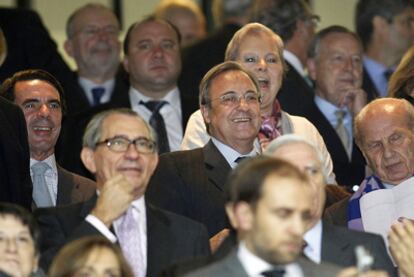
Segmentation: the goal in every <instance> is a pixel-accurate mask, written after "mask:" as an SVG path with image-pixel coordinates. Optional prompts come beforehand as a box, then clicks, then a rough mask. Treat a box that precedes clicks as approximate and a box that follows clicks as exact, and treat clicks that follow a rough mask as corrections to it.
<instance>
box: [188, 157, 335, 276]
mask: <svg viewBox="0 0 414 277" xmlns="http://www.w3.org/2000/svg"><path fill="white" fill-rule="evenodd" d="M308 182H309V180H308V178H307V177H306V176H305V175H304V174H303V173H301V172H300V171H299V170H298V169H297V168H296V167H294V166H293V165H291V164H290V163H287V162H285V161H282V160H278V159H274V158H269V157H258V158H253V159H251V160H249V161H244V162H243V163H242V164H240V166H239V167H238V168H236V169H235V171H234V172H233V173H232V174H231V175H230V177H229V184H228V185H229V186H228V191H229V200H228V202H227V205H226V209H227V212H228V214H229V216H230V220H231V222H232V224H233V225H234V226H237V232H238V238H239V241H240V242H239V244H238V247H237V249H235V250H233V251H232V252H230V254H229V255H228V256H226V257H225V258H224V259H222V260H221V261H219V262H217V263H213V264H212V265H210V266H208V267H206V268H203V269H201V270H198V271H195V272H193V273H190V274H189V276H200V277H202V276H217V277H221V276H286V275H287V276H320V277H322V276H334V275H335V274H336V273H337V271H338V269H337V268H336V267H333V266H327V265H319V266H317V265H316V264H313V263H312V262H310V261H308V260H306V259H303V258H299V259H298V257H299V255H300V253H301V252H302V246H303V235H304V233H305V232H306V230H307V229H308V228H309V224H310V223H311V220H312V215H311V211H312V195H313V194H312V190H311V188H310V186H309V185H308V184H307V183H308ZM285 274H286V275H285Z"/></svg>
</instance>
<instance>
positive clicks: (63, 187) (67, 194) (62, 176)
mask: <svg viewBox="0 0 414 277" xmlns="http://www.w3.org/2000/svg"><path fill="white" fill-rule="evenodd" d="M56 166H57V173H58V180H57V181H58V190H57V199H56V205H67V204H69V203H70V202H71V194H72V183H71V182H70V177H69V176H68V175H67V174H66V172H64V171H63V170H62V168H61V167H60V166H59V165H56Z"/></svg>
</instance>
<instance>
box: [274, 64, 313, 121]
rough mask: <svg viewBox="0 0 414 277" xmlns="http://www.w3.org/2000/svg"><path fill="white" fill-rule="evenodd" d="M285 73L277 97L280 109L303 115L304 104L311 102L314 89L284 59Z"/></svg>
mask: <svg viewBox="0 0 414 277" xmlns="http://www.w3.org/2000/svg"><path fill="white" fill-rule="evenodd" d="M285 63H286V65H287V69H288V71H287V73H286V76H285V77H284V78H283V83H282V87H281V88H280V90H279V92H278V93H277V99H278V100H279V102H280V106H281V107H282V109H283V110H284V111H285V112H287V113H289V114H292V115H299V116H304V112H303V110H304V106H305V105H307V104H308V103H310V102H313V97H314V94H315V93H314V91H313V89H312V88H311V87H310V86H309V85H308V84H307V83H306V81H305V79H303V77H302V76H301V75H300V74H299V72H297V71H296V69H295V68H294V67H293V66H292V65H290V64H289V62H287V61H286V60H285Z"/></svg>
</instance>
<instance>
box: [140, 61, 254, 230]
mask: <svg viewBox="0 0 414 277" xmlns="http://www.w3.org/2000/svg"><path fill="white" fill-rule="evenodd" d="M200 87H201V94H200V95H201V96H200V99H201V100H200V101H201V106H200V109H201V112H202V114H203V117H204V121H205V123H206V126H207V129H208V131H209V134H210V135H211V137H212V139H211V140H210V141H209V142H208V143H207V144H206V145H205V146H204V147H203V148H197V149H194V150H188V151H178V152H172V153H167V154H165V155H161V157H160V163H159V166H158V167H157V170H156V172H155V173H154V176H153V178H152V179H151V182H150V186H149V188H148V192H147V198H148V200H149V201H150V202H152V203H154V204H156V205H158V206H160V207H162V208H165V209H166V210H170V211H173V212H177V213H179V214H182V215H185V216H188V217H190V218H192V219H194V220H197V221H199V222H202V223H204V224H205V225H206V226H207V229H208V231H209V234H210V236H213V235H215V234H216V233H218V232H220V231H221V230H222V229H223V228H226V227H227V226H228V223H227V219H226V215H225V211H224V203H225V201H224V200H225V196H224V189H225V185H224V184H225V181H226V178H227V175H228V173H229V172H230V171H231V169H232V168H234V167H236V166H237V164H238V161H239V160H240V159H239V158H240V157H249V156H255V155H256V154H257V153H258V152H260V151H257V149H255V147H254V145H253V142H254V140H255V138H256V136H257V133H258V131H259V128H260V124H261V119H260V103H259V102H260V97H259V94H258V91H259V90H258V86H257V83H256V81H255V78H254V77H253V75H251V73H250V72H247V71H246V70H245V69H243V68H241V66H240V65H239V64H237V63H234V62H225V63H222V64H220V65H218V66H216V67H214V68H212V69H211V70H210V71H209V72H208V73H207V74H206V75H205V77H204V78H203V80H202V83H201V85H200Z"/></svg>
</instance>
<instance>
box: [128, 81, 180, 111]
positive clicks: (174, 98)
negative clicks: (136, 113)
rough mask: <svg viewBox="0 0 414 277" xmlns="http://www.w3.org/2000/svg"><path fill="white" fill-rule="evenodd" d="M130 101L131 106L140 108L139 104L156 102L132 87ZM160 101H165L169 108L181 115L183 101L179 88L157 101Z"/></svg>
mask: <svg viewBox="0 0 414 277" xmlns="http://www.w3.org/2000/svg"><path fill="white" fill-rule="evenodd" d="M129 99H130V101H131V106H138V105H139V103H140V102H141V101H142V102H148V101H151V100H155V99H153V98H151V97H148V96H146V95H144V94H142V93H141V92H140V91H139V90H137V89H135V88H133V87H132V86H131V87H130V89H129ZM157 100H159V101H161V100H163V101H166V102H168V103H169V106H170V107H171V108H172V109H174V110H175V111H176V112H178V113H179V114H181V99H180V91H179V90H178V87H175V88H173V89H172V90H170V91H169V92H168V93H167V94H166V95H165V96H164V97H163V98H161V99H157Z"/></svg>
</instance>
